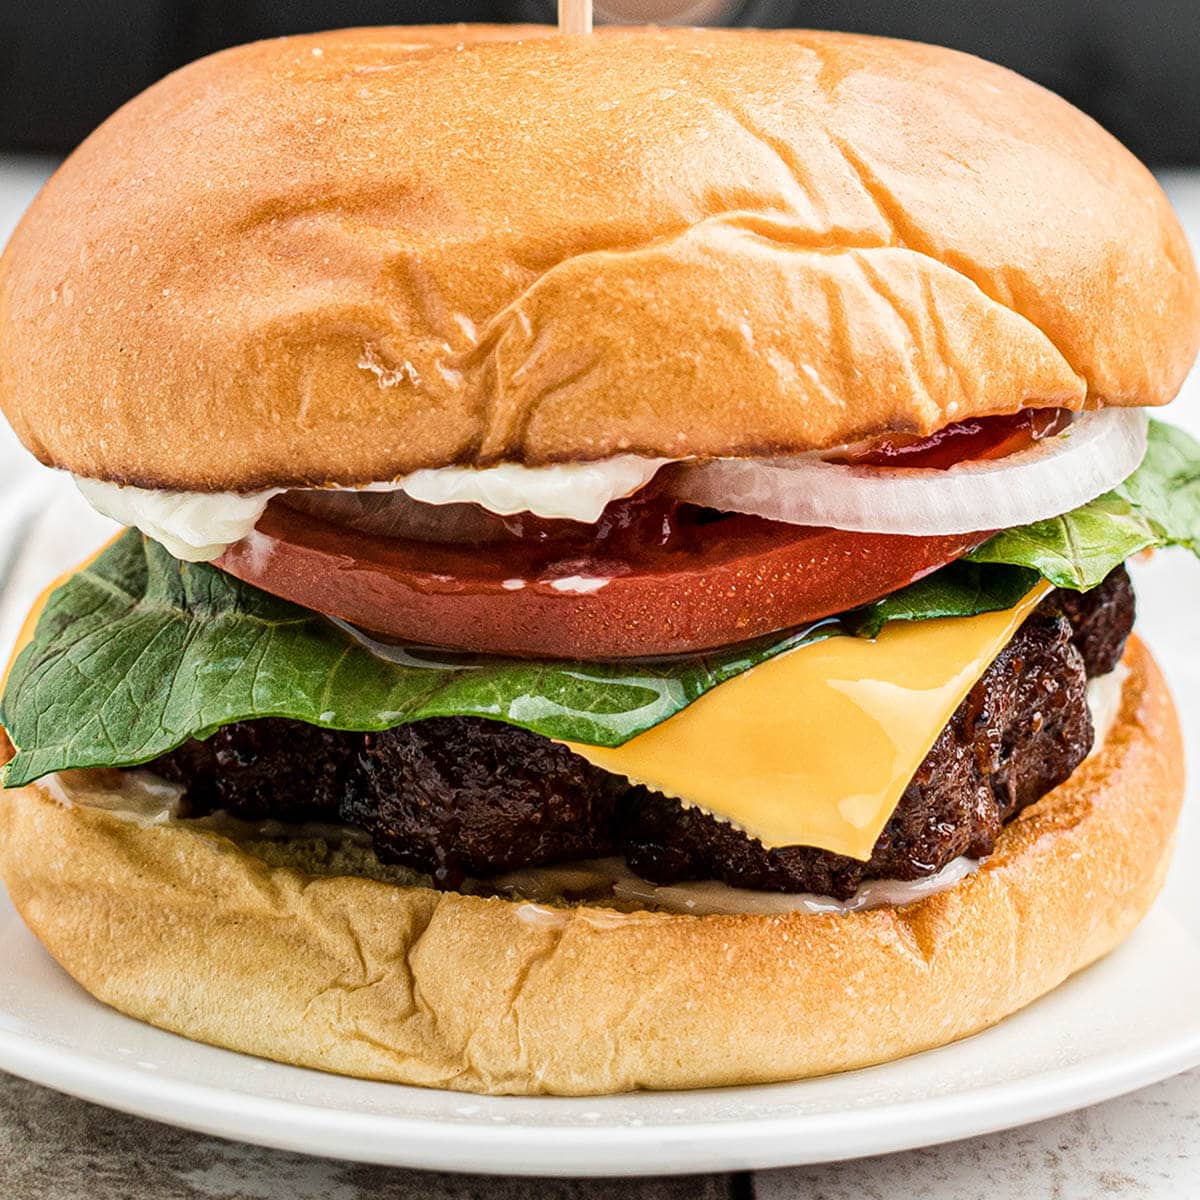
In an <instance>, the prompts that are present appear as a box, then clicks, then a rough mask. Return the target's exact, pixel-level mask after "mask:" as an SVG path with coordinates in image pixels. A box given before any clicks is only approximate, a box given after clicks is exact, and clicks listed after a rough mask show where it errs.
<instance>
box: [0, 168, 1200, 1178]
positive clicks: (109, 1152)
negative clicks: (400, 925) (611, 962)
mask: <svg viewBox="0 0 1200 1200" xmlns="http://www.w3.org/2000/svg"><path fill="white" fill-rule="evenodd" d="M51 166H52V164H51V163H49V162H48V161H47V160H44V159H33V158H17V157H13V156H5V157H0V244H3V242H4V241H5V240H6V239H7V236H8V233H9V231H10V230H11V228H12V226H13V225H14V224H15V223H16V220H17V219H18V217H19V216H20V213H21V212H22V211H23V210H24V207H25V205H26V204H27V203H28V201H29V199H30V198H31V197H32V196H33V194H34V192H35V191H36V190H37V188H38V186H40V183H41V181H42V180H43V179H44V177H45V175H46V174H47V173H48V171H49V170H50V168H51ZM1164 182H1165V183H1166V186H1167V188H1168V191H1169V192H1170V194H1171V196H1172V199H1173V200H1174V202H1175V203H1176V205H1177V207H1178V208H1179V209H1180V210H1181V212H1182V213H1183V215H1184V217H1185V221H1186V222H1187V223H1188V224H1189V225H1190V227H1191V228H1192V229H1193V230H1195V229H1200V171H1195V172H1173V173H1171V174H1169V175H1168V176H1167V177H1165V179H1164ZM1195 383H1196V381H1195V380H1193V386H1194V385H1195ZM528 1195H537V1196H539V1197H541V1196H545V1197H551V1198H553V1197H564V1198H566V1197H578V1198H580V1200H586V1198H588V1197H592V1196H601V1195H603V1196H609V1195H615V1196H618V1197H622V1198H628V1200H642V1198H645V1200H660V1198H661V1200H668V1198H674V1197H680V1198H681V1200H682V1198H683V1197H688V1198H695V1200H709V1198H712V1200H717V1198H719V1197H726V1198H728V1200H752V1198H758V1200H785V1198H787V1200H891V1198H892V1197H900V1196H904V1197H912V1198H914V1200H951V1198H953V1200H971V1198H973V1197H981V1198H982V1197H985V1196H986V1197H987V1200H1046V1198H1048V1197H1053V1198H1054V1200H1097V1198H1100V1197H1106V1196H1119V1197H1145V1198H1147V1200H1168V1198H1169V1200H1175V1198H1176V1197H1186V1196H1192V1195H1200V1071H1195V1072H1191V1073H1188V1074H1185V1075H1181V1076H1179V1077H1177V1078H1175V1079H1172V1080H1168V1081H1166V1082H1164V1083H1161V1084H1158V1085H1156V1086H1154V1087H1151V1088H1147V1089H1145V1090H1144V1091H1141V1092H1137V1093H1134V1094H1133V1095H1130V1096H1127V1097H1124V1098H1121V1099H1118V1100H1113V1101H1110V1102H1108V1103H1106V1104H1102V1105H1098V1106H1096V1107H1094V1108H1090V1109H1086V1110H1083V1111H1081V1112H1077V1113H1072V1114H1069V1115H1067V1116H1063V1117H1059V1118H1056V1119H1054V1120H1050V1121H1044V1122H1041V1123H1039V1124H1036V1125H1031V1126H1026V1127H1024V1128H1020V1129H1015V1130H1009V1131H1006V1132H1002V1133H997V1134H993V1135H990V1136H988V1137H983V1138H976V1139H972V1140H969V1141H965V1142H958V1143H952V1144H949V1145H944V1146H939V1147H933V1148H930V1149H926V1150H917V1151H912V1152H909V1153H905V1154H896V1155H890V1156H885V1157H881V1158H871V1159H863V1160H860V1161H856V1162H850V1163H841V1164H829V1165H826V1166H820V1167H809V1168H801V1169H795V1170H788V1171H776V1172H761V1173H757V1174H754V1175H728V1176H703V1177H685V1178H678V1179H633V1180H623V1181H620V1182H617V1181H613V1180H607V1181H606V1180H575V1181H571V1180H545V1179H539V1180H528V1179H520V1178H514V1179H486V1178H481V1177H476V1176H453V1175H431V1174H427V1173H423V1172H415V1171H402V1170H390V1169H385V1168H377V1167H367V1166H359V1165H355V1164H349V1163H339V1162H333V1161H329V1160H322V1159H312V1158H304V1157H301V1156H297V1155H292V1154H286V1153H280V1152H276V1151H270V1150H263V1149H259V1148H256V1147H251V1146H243V1145H239V1144H236V1143H231V1142H222V1141H219V1140H216V1139H213V1138H208V1137H203V1136H200V1135H197V1134H193V1133H189V1132H186V1131H183V1130H178V1129H172V1128H169V1127H166V1126H160V1125H155V1124H152V1123H150V1122H147V1121H143V1120H140V1119H137V1118H133V1117H128V1116H125V1115H122V1114H120V1113H116V1112H112V1111H110V1110H107V1109H103V1108H98V1107H96V1106H94V1105H91V1104H87V1103H84V1102H82V1101H79V1100H75V1099H73V1098H70V1097H66V1096H62V1095H59V1094H57V1093H55V1092H51V1091H48V1090H46V1089H44V1088H41V1087H36V1086H34V1085H32V1084H29V1083H26V1082H24V1081H22V1080H18V1079H15V1078H13V1077H11V1076H5V1075H0V1198H3V1200H132V1198H134V1197H137V1198H139V1200H140V1198H142V1197H150V1198H154V1200H276V1198H278V1200H360V1197H361V1198H362V1200H368V1198H369V1200H393V1198H395V1200H403V1198H406V1197H410V1196H411V1197H414V1198H416V1197H421V1198H422V1200H449V1198H452V1197H453V1198H459V1197H461V1198H463V1200H466V1198H468V1197H471V1198H478V1200H501V1198H508V1197H518V1196H528Z"/></svg>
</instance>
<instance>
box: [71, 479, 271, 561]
mask: <svg viewBox="0 0 1200 1200" xmlns="http://www.w3.org/2000/svg"><path fill="white" fill-rule="evenodd" d="M74 479H75V486H76V487H78V488H79V490H80V491H81V492H82V493H83V496H84V499H85V500H87V502H88V503H89V504H90V505H91V506H92V507H93V508H94V509H95V510H96V511H97V512H98V513H101V514H102V515H103V516H106V517H111V518H112V519H113V520H114V521H116V522H117V523H118V524H120V525H132V526H133V527H134V528H136V529H140V530H141V531H142V532H143V533H144V534H146V535H147V536H148V537H152V538H153V539H154V540H155V541H156V542H160V543H161V544H162V545H163V546H165V547H166V548H167V550H169V551H170V552H171V553H172V554H173V555H174V556H175V557H176V558H181V559H183V560H184V561H185V562H210V561H211V560H212V559H214V558H220V557H221V555H222V554H224V553H225V549H226V547H227V546H231V545H233V543H234V542H240V541H241V540H242V538H244V537H246V535H247V534H249V533H250V531H251V530H252V529H253V528H254V526H255V525H257V524H258V519H259V517H261V516H262V515H263V509H265V508H266V507H267V502H268V501H269V500H270V499H271V497H272V496H277V495H279V492H280V489H279V488H272V489H271V490H269V491H265V492H250V493H247V494H246V495H240V494H238V493H236V492H211V493H204V492H159V491H149V490H147V489H146V488H136V487H121V486H120V485H119V484H115V483H105V482H104V481H103V480H100V479H84V478H82V477H81V476H79V475H76V476H75V477H74Z"/></svg>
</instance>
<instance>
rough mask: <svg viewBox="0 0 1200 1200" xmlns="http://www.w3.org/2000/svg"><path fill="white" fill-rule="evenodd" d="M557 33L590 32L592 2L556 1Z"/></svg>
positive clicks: (586, 0)
mask: <svg viewBox="0 0 1200 1200" xmlns="http://www.w3.org/2000/svg"><path fill="white" fill-rule="evenodd" d="M558 31H559V33H568V34H575V33H591V32H592V0H558Z"/></svg>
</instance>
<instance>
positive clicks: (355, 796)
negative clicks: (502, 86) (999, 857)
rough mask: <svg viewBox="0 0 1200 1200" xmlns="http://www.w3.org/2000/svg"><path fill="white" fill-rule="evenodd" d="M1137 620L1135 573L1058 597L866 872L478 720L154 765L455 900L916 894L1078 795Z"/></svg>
mask: <svg viewBox="0 0 1200 1200" xmlns="http://www.w3.org/2000/svg"><path fill="white" fill-rule="evenodd" d="M1133 616H1134V602H1133V591H1132V588H1131V586H1130V583H1129V578H1128V576H1127V575H1126V574H1125V571H1124V569H1118V570H1117V571H1114V572H1113V574H1111V575H1110V576H1109V577H1108V579H1106V580H1105V581H1104V583H1103V584H1101V585H1100V587H1098V588H1096V589H1094V590H1093V591H1092V592H1089V593H1086V594H1082V595H1081V594H1077V593H1072V592H1063V591H1057V592H1054V593H1052V594H1051V596H1050V597H1049V598H1048V599H1047V600H1046V601H1045V602H1044V603H1043V604H1042V605H1041V606H1040V607H1039V608H1038V610H1037V611H1036V612H1035V613H1034V614H1033V615H1032V616H1030V617H1029V619H1028V620H1026V621H1025V623H1024V624H1023V625H1022V626H1021V628H1020V630H1019V631H1018V632H1017V635H1016V637H1014V638H1013V640H1012V641H1011V642H1010V643H1009V645H1008V646H1007V647H1006V648H1005V649H1004V651H1003V652H1002V653H1001V654H1000V655H999V657H998V658H997V659H996V661H995V662H994V663H993V664H992V665H991V666H990V667H989V668H988V670H987V672H986V673H985V674H984V675H983V677H982V678H981V679H980V680H979V681H978V682H977V683H976V684H975V686H974V687H973V688H972V689H971V691H970V693H969V694H968V695H967V697H966V698H965V699H964V700H963V702H962V704H960V705H959V707H958V709H957V710H956V711H955V713H954V715H953V717H952V718H951V720H950V722H949V723H948V724H947V726H946V728H945V729H944V730H943V731H942V733H941V735H940V736H939V737H938V740H937V742H936V743H935V744H934V746H933V748H932V749H931V750H930V752H929V754H928V755H926V757H925V759H924V761H923V762H922V763H921V765H920V767H919V768H918V769H917V772H916V774H915V775H914V776H913V778H912V780H911V781H910V783H909V785H908V787H907V788H906V789H905V792H904V795H903V797H902V798H901V801H900V803H899V805H898V806H897V808H896V811H895V813H894V814H893V815H892V817H891V819H890V820H889V821H888V823H887V825H886V826H885V828H884V830H883V833H882V834H881V835H880V837H879V840H878V842H877V843H876V845H875V848H874V852H873V853H872V856H871V859H870V861H869V862H866V863H863V862H859V861H858V860H856V859H851V858H845V857H843V856H841V855H837V854H831V853H829V852H828V851H824V850H818V849H815V848H813V847H809V846H788V847H783V848H780V849H776V850H767V849H765V848H764V847H763V846H762V844H761V843H760V842H758V841H756V840H754V839H753V838H750V837H747V836H746V835H745V834H743V833H741V832H739V831H738V830H737V829H735V828H734V827H732V826H730V825H728V824H725V823H723V822H721V821H718V820H715V819H714V818H712V817H710V816H708V815H706V814H705V813H703V812H700V811H698V810H696V809H687V808H684V807H683V806H682V805H681V804H679V803H678V802H677V801H675V800H671V799H669V798H667V797H665V796H662V795H659V794H657V793H654V792H650V791H648V790H647V789H645V788H641V787H632V786H630V785H629V783H628V782H627V781H626V780H624V779H622V778H621V777H619V776H615V775H611V774H609V773H608V772H606V771H603V770H601V769H600V768H598V767H594V766H592V765H591V764H590V763H588V762H586V761H585V760H583V759H582V758H580V757H579V756H578V755H576V754H573V753H572V752H571V751H570V750H568V749H566V748H565V747H564V746H560V745H558V744H557V743H554V742H551V741H550V740H549V739H547V738H544V737H541V736H539V735H538V734H534V733H529V732H527V731H525V730H522V729H516V728H513V727H511V726H507V725H503V724H500V723H498V722H494V721H488V720H485V719H483V718H478V717H442V718H437V719H434V720H428V721H420V722H416V723H414V724H411V725H402V726H399V727H397V728H395V729H390V730H387V731H385V732H382V733H333V732H329V731H324V730H319V729H314V728H313V727H311V726H308V725H305V724H303V723H301V722H297V721H286V720H274V719H271V720H260V721H249V722H242V723H240V724H237V725H231V726H228V727H226V728H224V729H222V730H220V731H219V732H218V733H217V734H215V735H214V736H213V737H211V738H209V739H208V740H207V741H205V742H189V743H187V744H185V745H184V746H182V747H180V748H179V749H178V750H175V751H173V752H172V753H171V754H168V755H165V756H164V757H163V758H161V759H158V760H156V761H155V762H154V763H151V764H149V765H150V767H151V769H153V770H155V771H157V772H159V773H160V774H162V775H164V776H166V777H167V778H170V779H173V780H176V781H178V782H180V783H182V784H183V785H184V786H185V788H186V802H187V805H188V809H189V811H191V812H192V813H194V814H196V815H199V814H201V813H206V812H211V811H214V810H218V809H225V810H228V811H229V812H231V813H233V814H234V815H237V816H242V817H247V818H262V817H274V818H277V819H280V820H285V821H294V820H313V819H316V820H342V821H346V822H348V823H350V824H353V825H356V826H359V827H360V828H362V829H364V830H366V831H367V832H369V833H370V834H371V836H372V838H373V840H374V843H375V848H376V852H377V853H378V854H379V857H380V858H381V859H383V860H384V861H388V862H398V863H403V864H405V865H406V866H411V867H415V868H417V869H419V870H422V871H427V872H428V873H429V874H431V875H432V876H433V878H434V882H435V883H436V884H437V886H439V887H444V888H453V887H456V886H458V885H459V884H460V883H461V881H462V880H463V878H464V877H465V876H467V875H476V876H486V875H489V874H495V873H498V872H502V871H508V870H513V869H515V868H518V867H522V866H533V865H539V864H547V863H552V862H567V861H570V860H573V859H580V858H594V857H600V856H604V855H608V854H612V853H619V854H622V855H624V857H625V858H626V860H627V861H628V863H629V865H630V867H631V868H632V869H633V870H635V871H636V872H638V874H640V875H642V876H644V877H645V878H648V879H651V880H654V881H656V882H660V883H668V882H679V881H683V880H696V879H720V880H724V881H725V882H727V883H730V884H732V885H734V886H737V887H748V888H759V889H765V890H770V891H783V892H815V893H818V894H821V895H831V896H839V897H847V896H849V895H851V894H852V893H853V892H854V890H855V889H856V888H857V887H858V886H859V885H860V884H861V883H862V882H864V881H866V880H869V879H917V878H921V877H923V876H927V875H930V874H932V873H934V872H935V871H937V870H939V869H941V867H943V866H945V865H946V864H947V863H948V862H950V861H951V860H952V859H954V858H956V857H958V856H959V855H960V854H971V855H976V856H979V855H983V854H987V853H989V852H990V851H991V849H992V846H993V843H994V841H995V838H996V835H997V834H998V833H999V831H1000V828H1001V827H1002V825H1003V824H1004V822H1005V821H1006V820H1008V819H1009V818H1010V817H1012V816H1013V815H1014V814H1015V813H1017V812H1019V811H1020V810H1021V809H1022V808H1024V807H1025V806H1027V805H1029V804H1032V803H1033V802H1034V801H1035V800H1037V799H1039V798H1040V797H1041V796H1043V795H1045V793H1046V792H1048V791H1049V790H1050V789H1051V788H1053V787H1055V786H1057V785H1058V784H1059V783H1061V782H1062V781H1063V780H1065V779H1066V778H1067V777H1068V776H1069V775H1070V774H1071V772H1072V771H1074V770H1075V768H1076V767H1077V766H1078V765H1079V763H1080V762H1081V761H1082V760H1083V758H1084V757H1085V756H1086V754H1087V752H1088V750H1089V749H1090V748H1091V745H1092V724H1091V717H1090V714H1089V712H1088V708H1087V702H1086V687H1087V680H1088V677H1089V676H1090V675H1096V674H1103V673H1106V672H1107V671H1109V670H1111V669H1112V668H1113V666H1115V665H1116V662H1117V661H1118V660H1119V658H1120V655H1121V651H1122V649H1123V647H1124V644H1125V640H1126V638H1127V637H1128V635H1129V631H1130V628H1131V627H1132V625H1133Z"/></svg>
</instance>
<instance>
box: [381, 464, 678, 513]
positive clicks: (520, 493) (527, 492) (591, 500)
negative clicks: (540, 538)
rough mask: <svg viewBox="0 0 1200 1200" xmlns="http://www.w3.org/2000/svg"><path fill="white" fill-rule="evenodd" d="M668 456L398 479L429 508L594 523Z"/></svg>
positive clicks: (459, 470)
mask: <svg viewBox="0 0 1200 1200" xmlns="http://www.w3.org/2000/svg"><path fill="white" fill-rule="evenodd" d="M670 461H672V460H671V459H668V458H641V457H639V456H638V455H636V454H618V455H615V456H614V457H613V458H605V459H601V460H600V461H599V462H582V463H558V464H556V465H555V466H552V467H520V466H517V465H516V464H515V463H501V464H500V466H498V467H488V468H486V469H485V470H482V471H477V470H474V469H473V468H471V467H441V468H439V469H437V470H431V471H414V472H413V473H412V474H411V475H405V476H404V477H403V478H402V479H399V480H397V481H396V482H397V486H398V487H400V488H402V489H403V490H404V491H405V492H407V493H408V495H410V496H411V497H412V498H413V499H414V500H423V501H424V502H425V503H426V504H464V503H465V504H479V505H482V506H483V507H484V508H486V509H487V510H488V511H489V512H494V513H498V514H499V515H500V516H502V517H507V516H512V515H513V514H514V513H519V512H531V513H534V514H535V515H536V516H539V517H557V518H560V519H562V520H567V521H583V522H585V523H587V524H589V525H590V524H591V523H592V522H594V521H598V520H599V519H600V514H601V513H602V512H603V511H604V508H605V506H606V505H607V504H610V503H611V502H612V501H613V500H619V499H621V497H622V496H632V495H633V493H634V492H636V491H639V490H640V489H641V488H644V487H645V486H646V484H648V483H649V482H650V480H651V479H653V478H654V475H655V474H656V473H657V471H658V469H659V467H663V466H665V465H666V464H667V463H668V462H670Z"/></svg>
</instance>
